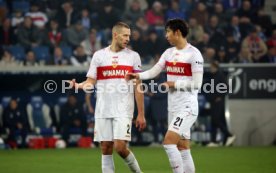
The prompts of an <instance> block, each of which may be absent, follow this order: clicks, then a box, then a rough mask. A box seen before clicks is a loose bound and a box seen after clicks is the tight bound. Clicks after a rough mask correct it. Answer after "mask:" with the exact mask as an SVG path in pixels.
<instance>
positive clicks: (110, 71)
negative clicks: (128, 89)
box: [97, 65, 133, 80]
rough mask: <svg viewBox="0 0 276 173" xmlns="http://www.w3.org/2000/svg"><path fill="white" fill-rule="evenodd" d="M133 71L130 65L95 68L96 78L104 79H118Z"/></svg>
mask: <svg viewBox="0 0 276 173" xmlns="http://www.w3.org/2000/svg"><path fill="white" fill-rule="evenodd" d="M132 71H133V67H132V66H124V65H116V67H114V66H113V65H112V66H103V67H98V68H97V80H105V79H120V78H124V77H125V75H126V74H127V73H129V72H132Z"/></svg>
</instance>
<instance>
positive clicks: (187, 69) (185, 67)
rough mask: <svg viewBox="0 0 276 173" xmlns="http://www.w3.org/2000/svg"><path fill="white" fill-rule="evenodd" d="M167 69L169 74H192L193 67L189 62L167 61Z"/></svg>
mask: <svg viewBox="0 0 276 173" xmlns="http://www.w3.org/2000/svg"><path fill="white" fill-rule="evenodd" d="M166 70H167V74H169V75H176V76H192V68H191V64H189V63H182V62H177V63H176V62H168V61H166Z"/></svg>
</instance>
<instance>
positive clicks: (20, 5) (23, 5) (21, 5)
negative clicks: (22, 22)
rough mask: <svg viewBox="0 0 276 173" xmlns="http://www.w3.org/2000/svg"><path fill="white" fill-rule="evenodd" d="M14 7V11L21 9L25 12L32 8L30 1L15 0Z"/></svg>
mask: <svg viewBox="0 0 276 173" xmlns="http://www.w3.org/2000/svg"><path fill="white" fill-rule="evenodd" d="M12 9H13V11H15V10H20V11H22V12H24V13H27V12H28V11H29V10H30V2H28V1H13V2H12Z"/></svg>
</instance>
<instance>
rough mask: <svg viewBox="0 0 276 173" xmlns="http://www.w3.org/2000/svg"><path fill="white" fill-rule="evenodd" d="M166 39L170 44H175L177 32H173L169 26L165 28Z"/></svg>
mask: <svg viewBox="0 0 276 173" xmlns="http://www.w3.org/2000/svg"><path fill="white" fill-rule="evenodd" d="M166 39H167V40H168V42H169V43H170V44H171V45H173V46H174V45H175V42H176V39H177V34H176V32H173V30H171V29H170V28H167V29H166Z"/></svg>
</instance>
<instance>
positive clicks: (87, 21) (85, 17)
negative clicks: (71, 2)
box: [80, 8, 92, 30]
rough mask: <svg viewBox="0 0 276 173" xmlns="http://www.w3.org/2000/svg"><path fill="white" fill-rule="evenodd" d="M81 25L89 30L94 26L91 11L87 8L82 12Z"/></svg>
mask: <svg viewBox="0 0 276 173" xmlns="http://www.w3.org/2000/svg"><path fill="white" fill-rule="evenodd" d="M80 20H81V24H82V26H83V27H84V28H86V29H87V30H89V29H90V28H91V26H92V20H91V17H90V13H89V10H88V9H87V8H84V9H82V10H81V19H80Z"/></svg>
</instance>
